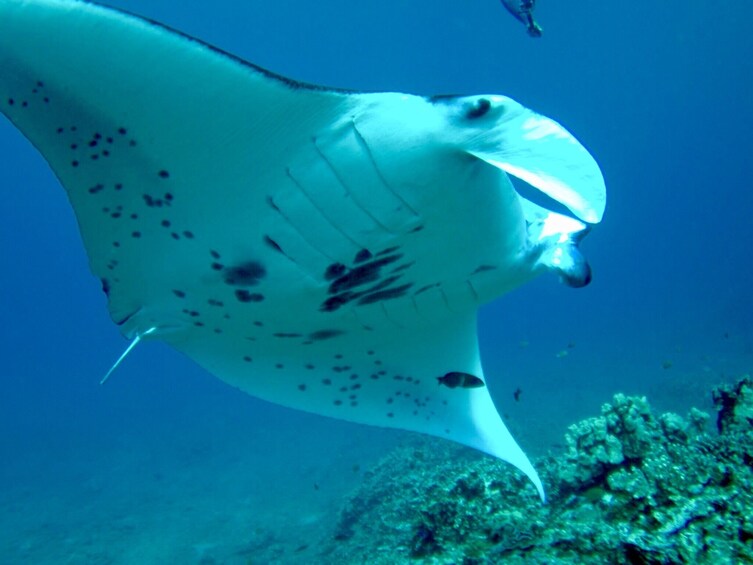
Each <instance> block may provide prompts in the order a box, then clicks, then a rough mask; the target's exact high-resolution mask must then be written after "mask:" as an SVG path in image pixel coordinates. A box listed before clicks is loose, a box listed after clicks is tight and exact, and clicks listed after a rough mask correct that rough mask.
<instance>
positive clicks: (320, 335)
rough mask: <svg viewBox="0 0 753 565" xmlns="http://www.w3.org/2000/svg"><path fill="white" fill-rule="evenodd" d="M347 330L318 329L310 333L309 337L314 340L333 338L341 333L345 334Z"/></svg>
mask: <svg viewBox="0 0 753 565" xmlns="http://www.w3.org/2000/svg"><path fill="white" fill-rule="evenodd" d="M344 333H345V332H344V331H342V330H318V331H315V332H311V333H310V334H309V339H312V340H314V341H321V340H324V339H332V338H333V337H337V336H339V335H343V334H344Z"/></svg>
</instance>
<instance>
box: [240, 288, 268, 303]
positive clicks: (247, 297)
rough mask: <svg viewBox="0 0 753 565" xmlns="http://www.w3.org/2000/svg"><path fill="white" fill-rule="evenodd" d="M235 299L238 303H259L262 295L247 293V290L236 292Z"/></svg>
mask: <svg viewBox="0 0 753 565" xmlns="http://www.w3.org/2000/svg"><path fill="white" fill-rule="evenodd" d="M235 297H236V298H237V299H238V301H239V302H261V301H262V300H264V295H263V294H259V293H256V292H249V291H247V290H236V291H235Z"/></svg>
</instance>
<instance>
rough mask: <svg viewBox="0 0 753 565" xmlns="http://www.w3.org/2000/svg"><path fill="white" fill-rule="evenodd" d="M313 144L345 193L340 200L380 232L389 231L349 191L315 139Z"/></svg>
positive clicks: (354, 194) (356, 195) (353, 193)
mask: <svg viewBox="0 0 753 565" xmlns="http://www.w3.org/2000/svg"><path fill="white" fill-rule="evenodd" d="M313 144H314V148H315V149H316V152H317V154H318V155H319V157H320V158H321V159H322V161H324V163H325V164H326V165H327V168H328V169H329V170H330V172H331V173H332V175H334V177H335V178H336V179H337V182H338V183H339V185H340V186H341V187H342V189H343V190H344V191H345V193H344V195H342V200H344V201H349V202H352V203H353V204H354V205H355V206H356V209H358V210H360V212H361V213H362V214H364V216H365V217H368V218H369V219H370V220H371V221H372V222H374V225H375V226H378V227H379V228H380V229H381V230H384V231H385V232H388V231H390V230H389V228H388V226H386V225H384V224H383V223H382V222H380V221H379V218H377V217H376V216H375V215H374V214H373V213H372V212H371V211H370V210H369V206H368V205H367V204H366V203H365V202H361V201H360V200H361V199H359V197H358V194H357V193H356V192H355V191H353V190H351V188H350V186H348V183H346V182H345V179H344V178H343V175H342V174H341V173H340V171H338V170H337V168H336V167H335V166H334V165H333V164H332V161H330V159H328V158H327V156H326V155H325V154H324V152H323V151H322V149H321V147H319V146H318V145H317V143H316V138H314V139H313Z"/></svg>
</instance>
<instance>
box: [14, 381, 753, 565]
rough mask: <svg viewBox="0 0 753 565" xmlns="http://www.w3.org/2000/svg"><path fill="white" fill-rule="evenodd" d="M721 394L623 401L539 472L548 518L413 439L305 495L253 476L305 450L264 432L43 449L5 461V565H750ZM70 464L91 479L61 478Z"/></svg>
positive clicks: (297, 485) (749, 462)
mask: <svg viewBox="0 0 753 565" xmlns="http://www.w3.org/2000/svg"><path fill="white" fill-rule="evenodd" d="M712 395H713V401H714V407H715V413H711V414H708V413H705V412H702V411H700V410H696V409H692V410H691V411H690V412H689V413H688V415H687V416H686V417H684V418H682V417H680V416H678V415H676V414H672V413H663V414H657V413H656V412H655V411H654V410H652V408H651V406H650V405H649V403H648V402H647V400H646V399H645V398H640V397H628V396H625V395H619V394H618V395H615V396H614V398H613V399H612V400H611V402H610V403H608V404H605V405H604V406H603V408H602V410H601V414H600V415H597V416H594V417H591V418H587V419H585V420H582V421H580V422H577V423H575V424H573V425H571V426H570V427H569V429H568V430H567V431H566V433H565V438H564V442H563V445H562V446H561V448H559V449H558V450H554V451H552V452H551V453H549V454H548V455H546V456H543V457H540V458H539V459H538V460H537V461H536V466H537V468H538V469H539V470H540V472H541V475H542V479H543V481H544V483H545V484H546V485H547V487H548V496H549V500H548V502H547V504H542V503H541V502H540V501H539V499H538V496H537V494H536V492H535V490H534V488H533V487H532V486H531V485H530V484H529V483H528V482H527V481H526V479H525V478H523V477H522V476H521V474H520V473H518V472H516V471H515V470H514V469H512V468H511V467H510V466H509V465H506V464H504V463H502V462H500V461H498V460H495V459H493V458H490V457H487V456H484V455H481V454H479V453H477V452H474V451H472V450H468V449H465V448H462V447H459V446H456V445H454V444H451V443H449V442H445V441H441V440H435V439H431V438H424V437H421V436H417V435H413V434H405V435H403V436H401V440H400V441H399V442H398V443H399V445H397V446H396V447H391V448H389V449H388V450H387V451H388V453H387V455H386V456H384V457H383V458H381V459H380V460H378V461H377V460H369V459H368V456H367V455H366V454H367V453H369V452H374V451H375V447H376V446H374V445H373V443H369V444H368V445H365V444H364V442H363V441H362V439H361V438H359V437H358V436H359V433H362V431H354V437H353V438H352V444H351V445H349V446H340V448H341V449H340V450H339V453H348V454H349V456H348V457H347V458H335V459H334V460H333V462H332V464H331V466H330V467H328V468H323V467H312V468H311V469H310V472H308V473H306V472H304V473H303V474H301V470H300V469H297V470H296V473H297V474H296V475H295V476H298V477H301V476H306V477H307V479H306V480H303V481H302V480H300V479H299V480H298V481H295V482H291V481H290V480H289V479H290V477H291V476H293V475H291V474H289V473H286V470H285V469H279V468H269V469H266V474H264V473H263V472H262V473H261V475H260V474H259V472H258V471H257V472H256V474H253V475H252V474H249V472H248V467H247V465H246V459H245V458H244V457H243V456H242V453H243V449H246V448H248V449H251V447H250V446H251V445H253V446H254V447H253V448H254V449H257V450H259V449H261V450H265V451H266V452H267V453H268V454H269V453H271V452H274V451H275V450H286V451H290V450H295V451H298V452H299V454H300V455H301V460H306V449H307V446H304V445H295V444H286V445H277V444H275V445H272V444H268V445H264V444H263V441H264V440H263V437H264V436H263V434H260V435H254V434H251V435H249V437H248V442H249V446H240V451H238V452H232V453H229V452H228V451H227V450H226V449H219V448H216V447H215V446H213V444H212V442H208V443H207V444H206V445H197V444H196V441H195V440H192V439H190V438H185V439H184V440H177V441H175V442H174V444H173V445H172V446H170V448H169V449H165V448H164V446H160V448H159V449H154V450H153V451H149V450H146V451H144V449H143V446H142V448H141V450H140V451H133V450H132V449H131V445H130V444H129V440H128V438H120V439H119V440H118V441H116V442H115V445H111V446H110V448H109V450H108V451H107V462H106V464H105V463H103V462H102V454H101V453H91V452H90V450H89V449H90V448H89V449H87V450H84V449H81V448H76V447H75V446H61V445H50V446H48V447H49V448H48V449H46V450H40V449H39V446H36V448H35V452H36V453H38V457H39V461H38V466H37V469H38V473H36V474H35V473H33V472H30V471H29V465H28V458H29V455H28V454H25V457H24V458H23V459H24V464H23V467H19V468H18V469H16V472H17V474H16V475H15V476H13V472H14V467H13V462H12V461H10V462H6V463H5V465H6V473H7V476H6V477H5V481H6V482H5V484H6V485H9V486H10V485H14V488H6V489H3V490H2V491H0V508H2V510H3V511H2V513H1V514H0V563H9V564H10V563H34V564H48V563H49V564H52V563H55V564H64V563H71V564H73V563H75V564H78V563H81V564H88V563H94V564H118V565H120V564H126V563H128V564H132V563H133V564H149V563H186V564H193V563H197V564H205V565H207V564H245V565H248V564H251V563H255V564H261V563H263V564H267V563H283V564H284V563H293V564H297V563H322V564H329V563H332V564H340V563H364V564H366V563H368V564H396V563H438V564H439V563H442V564H444V563H448V564H449V563H457V564H468V565H470V564H486V563H579V564H580V563H638V564H644V563H645V564H654V563H656V564H663V563H753V492H752V491H751V487H752V486H753V381H752V380H751V379H750V378H749V377H743V378H741V379H739V380H738V381H737V382H736V384H733V385H726V386H721V387H717V388H715V389H714V390H713V392H712ZM356 430H363V429H362V428H356ZM290 431H291V436H290V437H291V438H293V437H294V436H295V430H294V429H291V430H290ZM366 433H368V432H366ZM275 437H276V438H279V436H275ZM373 437H374V436H372V437H370V439H371V440H373ZM393 439H394V438H393ZM291 441H294V440H292V439H291ZM118 443H119V445H118ZM346 447H347V448H346ZM382 447H386V446H382ZM72 449H73V450H75V449H81V451H80V452H78V453H71V452H70V450H72ZM310 449H316V447H315V446H311V447H310ZM376 451H377V452H378V451H379V450H378V449H376ZM63 453H65V457H67V458H68V459H71V460H74V459H75V460H77V461H80V466H79V467H69V468H67V469H68V470H67V474H65V475H64V476H58V475H56V476H50V475H49V472H48V471H47V469H49V468H50V467H51V466H50V465H49V461H48V460H47V459H48V458H50V457H55V456H56V454H58V455H59V456H63V455H62V454H63ZM145 453H151V454H152V457H153V459H151V460H144V457H145V455H144V454H145ZM354 460H359V461H361V463H359V464H353V463H352V462H353V461H354ZM53 468H54V467H53ZM176 468H178V469H180V472H176ZM105 470H106V471H107V473H109V474H107V473H105ZM22 473H23V476H21V474H22ZM62 485H68V486H69V487H70V485H76V488H62ZM189 494H190V495H189ZM281 494H284V496H281ZM96 516H102V517H103V518H102V519H101V520H99V521H97V520H93V519H92V518H93V517H96Z"/></svg>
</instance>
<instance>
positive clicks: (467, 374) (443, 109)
mask: <svg viewBox="0 0 753 565" xmlns="http://www.w3.org/2000/svg"><path fill="white" fill-rule="evenodd" d="M0 109H2V112H3V113H4V114H5V115H6V116H7V117H8V118H9V119H10V120H11V122H13V124H15V125H16V126H17V127H18V128H19V129H20V130H21V131H22V132H23V134H24V135H25V136H26V137H27V138H28V139H29V140H30V141H31V142H32V143H33V144H34V145H35V146H36V147H37V148H38V149H39V151H40V152H41V153H42V155H43V156H44V157H45V159H46V160H47V161H48V163H49V164H50V166H51V167H52V169H53V170H54V172H55V173H56V175H57V177H58V178H59V179H60V182H61V183H62V185H63V186H64V187H65V189H66V191H67V193H68V197H69V199H70V201H71V204H72V205H73V208H74V210H75V213H76V217H77V219H78V223H79V227H80V230H81V234H82V238H83V241H84V244H85V246H86V250H87V252H88V255H89V260H90V265H91V270H92V271H93V273H94V274H95V275H96V276H97V277H99V278H100V279H101V281H102V287H103V290H104V292H105V293H106V294H107V297H108V305H109V310H110V313H111V316H112V318H113V320H114V321H115V322H116V323H117V324H118V325H119V326H120V329H121V331H122V333H123V334H124V335H125V336H126V337H129V338H132V339H133V338H142V337H143V338H144V339H145V340H147V339H148V340H152V339H159V340H163V341H165V342H167V343H169V344H170V345H172V346H173V347H175V348H176V349H178V350H179V351H182V352H183V353H185V354H186V355H188V356H189V357H191V358H192V359H194V360H195V361H196V362H198V363H199V364H200V365H202V366H203V367H205V368H206V369H207V370H209V371H210V372H211V373H213V374H214V375H216V376H217V377H219V378H220V379H222V380H224V381H226V382H228V383H230V384H232V385H233V386H236V387H238V388H240V389H242V390H244V391H246V392H248V393H250V394H253V395H254V396H258V397H260V398H263V399H266V400H269V401H271V402H276V403H279V404H282V405H285V406H289V407H293V408H298V409H301V410H307V411H309V412H314V413H317V414H323V415H327V416H332V417H335V418H341V419H344V420H350V421H353V422H361V423H365V424H372V425H377V426H386V427H393V428H402V429H406V430H414V431H418V432H423V433H427V434H431V435H435V436H439V437H443V438H447V439H450V440H454V441H457V442H460V443H462V444H465V445H468V446H471V447H474V448H477V449H479V450H482V451H484V452H487V453H490V454H492V455H494V456H497V457H499V458H501V459H504V460H506V461H509V462H510V463H512V464H513V465H515V466H516V467H518V468H519V469H520V470H521V471H523V472H524V473H525V474H526V475H527V476H528V477H529V478H530V479H531V480H532V481H533V483H534V484H535V485H536V488H537V489H538V491H539V494H540V495H541V496H542V498H543V496H544V491H543V487H542V485H541V481H540V480H539V478H538V476H537V474H536V471H535V470H534V469H533V467H532V466H531V464H530V462H529V460H528V458H527V457H526V456H525V454H524V453H523V451H522V450H521V449H520V447H519V446H518V445H517V444H516V443H515V440H514V439H513V438H512V436H511V435H510V433H509V432H508V431H507V428H506V427H505V425H504V424H503V423H502V420H501V419H500V417H499V415H498V413H497V410H496V409H495V407H494V405H493V403H492V400H491V397H490V396H489V392H488V389H487V387H486V386H485V382H486V378H485V377H484V374H483V371H482V368H481V364H480V360H479V351H478V342H477V336H476V312H477V310H478V308H479V307H480V305H482V304H484V303H486V302H489V301H490V300H492V299H494V298H495V297H497V296H499V295H501V294H503V293H505V292H507V291H509V290H511V289H513V288H515V287H517V286H519V285H521V284H523V283H525V282H526V281H528V280H530V279H531V278H533V277H534V276H536V275H538V274H540V273H542V272H547V271H554V272H556V273H558V274H559V275H560V276H561V278H562V279H563V280H564V281H565V282H567V283H569V284H570V285H572V286H582V285H584V284H586V283H587V282H588V280H589V278H590V272H589V269H588V265H587V263H586V262H585V260H584V259H583V258H582V256H581V255H580V253H579V251H578V249H577V242H578V240H579V238H580V237H581V236H582V235H583V234H584V233H585V231H586V230H587V225H586V224H587V223H596V222H598V221H600V219H601V216H602V213H603V211H604V205H605V199H606V194H605V187H604V181H603V178H602V175H601V173H600V171H599V168H598V166H597V164H596V163H595V161H594V160H593V159H592V158H591V156H590V155H589V154H588V152H587V151H586V150H585V149H584V148H583V147H582V146H581V145H580V144H579V143H578V142H577V141H576V140H575V139H574V138H573V137H572V136H571V135H570V134H569V133H568V132H566V131H565V130H564V129H563V128H562V127H561V126H559V125H558V124H557V123H555V122H553V121H552V120H550V119H548V118H545V117H543V116H540V115H537V114H535V113H533V112H531V111H530V110H527V109H525V108H524V107H522V106H521V105H519V104H518V103H516V102H514V101H513V100H510V99H509V98H506V97H504V96H469V97H444V96H439V97H433V98H426V97H421V96H412V95H407V94H399V93H359V92H348V91H338V90H331V89H326V88H320V87H316V86H312V85H306V84H301V83H297V82H295V81H291V80H287V79H285V78H282V77H279V76H276V75H274V74H272V73H269V72H267V71H264V70H263V69H260V68H258V67H256V66H254V65H251V64H249V63H245V62H243V61H241V60H239V59H237V58H235V57H233V56H231V55H228V54H226V53H223V52H221V51H219V50H217V49H215V48H212V47H210V46H208V45H206V44H204V43H201V42H200V41H197V40H195V39H192V38H189V37H187V36H185V35H181V34H179V33H177V32H174V31H171V30H169V29H167V28H165V27H163V26H161V25H159V24H156V23H154V22H150V21H146V20H144V19H140V18H138V17H135V16H132V15H129V14H125V13H122V12H119V11H115V10H112V9H108V8H105V7H102V6H99V5H96V4H91V3H85V2H79V1H76V0H0ZM9 165H10V163H5V164H4V165H3V166H9ZM508 173H509V174H511V175H514V176H516V177H519V178H520V179H522V180H524V181H526V182H527V183H529V184H530V185H532V186H533V187H534V188H536V189H538V190H540V191H541V192H543V193H544V194H546V195H547V196H548V197H550V198H552V199H553V200H555V201H558V202H559V203H561V204H562V205H564V206H565V207H566V208H567V209H569V210H570V212H571V213H572V215H573V217H569V216H565V215H562V214H557V213H553V212H550V211H548V210H546V209H544V208H542V207H540V206H539V205H536V204H533V203H532V202H529V201H527V200H525V199H523V198H522V197H521V196H519V195H518V193H517V192H516V191H515V189H514V188H513V186H512V184H511V183H510V180H509V178H508V176H507V174H508ZM576 218H577V219H576Z"/></svg>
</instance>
